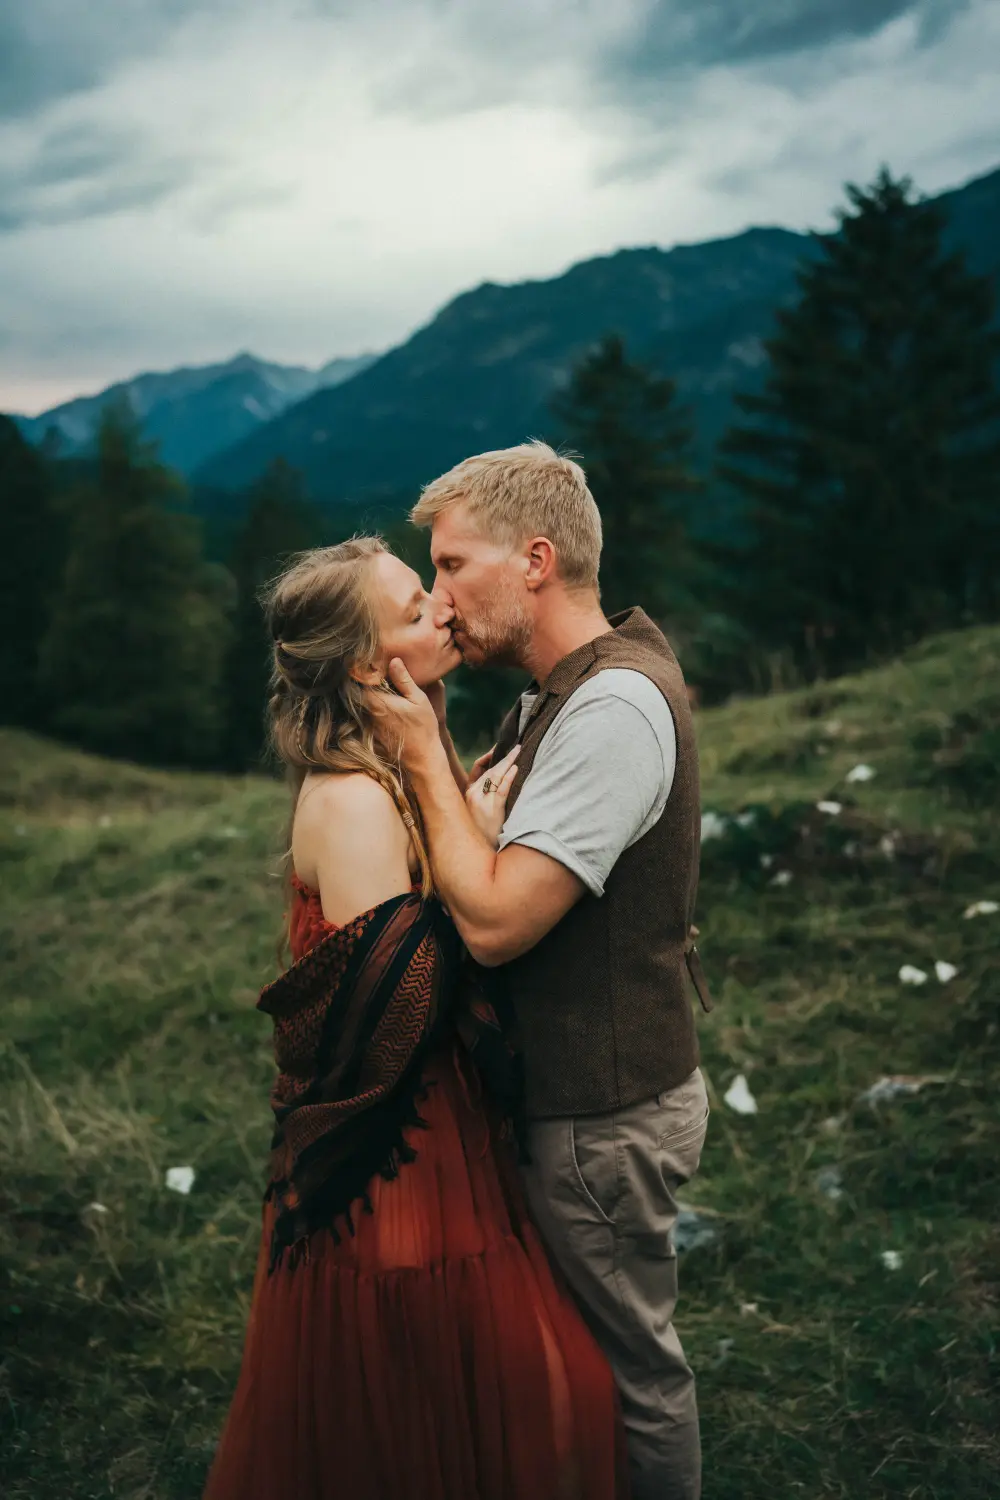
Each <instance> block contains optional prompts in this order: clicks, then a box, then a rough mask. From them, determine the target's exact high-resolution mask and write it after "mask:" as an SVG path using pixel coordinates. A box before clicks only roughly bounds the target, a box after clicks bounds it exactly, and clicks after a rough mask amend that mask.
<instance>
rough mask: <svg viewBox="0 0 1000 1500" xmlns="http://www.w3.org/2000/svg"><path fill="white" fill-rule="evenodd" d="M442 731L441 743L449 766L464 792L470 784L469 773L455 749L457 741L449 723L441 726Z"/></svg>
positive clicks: (456, 783) (457, 784)
mask: <svg viewBox="0 0 1000 1500" xmlns="http://www.w3.org/2000/svg"><path fill="white" fill-rule="evenodd" d="M440 732H441V744H442V746H443V747H444V753H445V755H446V756H447V757H448V767H449V769H450V771H451V774H452V777H453V778H454V781H455V785H456V786H457V787H458V789H459V791H460V792H463V793H464V792H465V789H466V787H467V786H468V785H469V773H468V771H467V770H466V769H465V767H464V766H463V765H462V762H461V761H460V760H459V758H458V751H457V750H456V749H455V742H454V740H453V739H452V737H451V734H450V732H449V730H448V726H447V724H442V725H441V726H440Z"/></svg>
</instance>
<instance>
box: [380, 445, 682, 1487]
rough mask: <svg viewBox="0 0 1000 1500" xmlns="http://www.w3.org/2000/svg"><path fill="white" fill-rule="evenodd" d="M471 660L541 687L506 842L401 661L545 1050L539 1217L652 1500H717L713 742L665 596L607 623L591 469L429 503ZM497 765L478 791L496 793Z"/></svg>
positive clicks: (465, 859)
mask: <svg viewBox="0 0 1000 1500" xmlns="http://www.w3.org/2000/svg"><path fill="white" fill-rule="evenodd" d="M412 519H413V520H414V521H415V523H416V524H417V525H418V526H428V525H429V526H431V527H432V536H431V556H432V560H433V563H434V566H435V569H436V575H437V576H436V583H435V596H436V597H439V598H440V599H441V601H442V603H443V605H445V606H447V607H449V608H450V609H452V610H453V611H454V622H453V629H454V633H455V639H456V642H457V644H458V646H459V647H460V649H461V651H462V653H463V655H464V657H465V660H466V661H467V662H468V663H470V664H471V665H473V666H475V665H478V664H481V663H485V662H493V663H501V662H502V663H505V664H508V665H517V666H520V667H523V668H525V669H526V670H527V671H529V672H530V673H531V674H532V676H533V678H534V682H533V684H532V686H531V687H530V688H529V689H528V691H527V692H526V693H525V694H524V695H523V697H522V698H521V700H520V702H519V703H518V704H516V705H515V707H514V709H513V710H512V711H511V713H510V714H509V715H508V717H507V720H506V721H505V723H504V725H503V728H502V729H501V732H500V737H499V740H498V742H497V745H496V746H495V748H494V751H493V752H492V763H496V762H499V761H501V760H502V759H503V758H504V757H505V756H507V755H508V754H509V753H510V752H511V751H512V750H513V748H514V747H515V745H516V744H517V743H518V742H519V743H520V752H519V760H518V774H517V776H516V779H515V781H514V785H513V789H512V790H511V791H510V793H509V796H508V799H507V809H506V819H505V822H504V824H503V829H502V833H501V836H500V841H499V848H498V849H494V848H493V847H492V846H491V844H489V843H488V842H487V840H486V839H485V838H484V837H483V836H482V835H481V834H480V833H479V832H478V831H477V829H476V826H475V824H474V823H473V821H472V818H471V816H470V814H469V812H468V809H467V807H466V805H465V803H464V801H463V798H462V794H461V792H460V791H459V790H458V788H457V786H456V783H455V780H454V778H453V776H452V773H451V770H450V768H449V764H448V760H447V757H446V755H445V752H444V750H443V748H442V744H441V739H440V736H439V734H438V723H437V719H436V718H435V715H434V712H433V709H432V708H431V705H430V704H429V702H428V700H427V698H426V696H425V695H424V694H423V693H422V692H421V691H420V690H419V689H418V688H417V687H416V686H415V685H414V684H413V682H412V680H411V679H410V678H409V676H408V674H407V673H406V671H405V668H403V666H402V663H401V662H398V661H395V662H394V663H393V664H392V666H391V667H390V676H391V678H392V681H393V683H394V685H395V687H396V688H397V690H398V692H399V694H400V695H401V697H400V698H399V699H395V700H393V701H392V705H391V707H390V709H389V713H390V715H391V717H392V719H393V721H394V723H395V724H396V726H397V728H401V729H402V732H403V738H404V748H403V756H404V761H405V764H406V768H407V771H408V773H409V775H410V777H411V778H412V783H413V787H414V790H415V791H416V794H417V797H418V800H419V802H420V807H421V811H422V813H423V818H424V824H425V828H426V834H427V839H428V845H429V850H430V857H431V863H432V867H433V871H434V876H435V880H436V883H437V887H438V889H439V891H440V893H441V895H442V898H443V899H444V901H445V902H446V903H447V905H448V907H449V908H450V910H451V913H452V915H453V917H454V919H455V922H456V924H457V926H458V929H459V932H460V933H461V935H462V937H463V939H464V940H465V943H466V945H467V947H468V948H469V950H470V952H471V954H472V956H473V957H474V958H475V959H477V960H478V961H479V962H480V963H481V964H483V965H486V966H487V967H489V968H499V969H500V970H501V975H502V977H503V979H505V980H506V982H507V984H508V985H509V995H510V999H511V1002H512V1005H513V1008H514V1011H515V1014H516V1017H517V1026H518V1033H519V1040H520V1043H521V1046H522V1047H523V1052H524V1065H525V1078H526V1092H527V1113H528V1119H529V1129H528V1135H529V1140H528V1145H529V1151H530V1156H531V1163H530V1165H529V1166H527V1167H526V1168H525V1173H524V1180H525V1186H526V1191H527V1196H528V1200H529V1203H530V1207H531V1210H532V1213H533V1215H534V1218H535V1222H536V1224H537V1226H538V1228H539V1230H540V1232H541V1234H542V1236H543V1238H544V1239H545V1241H546V1243H547V1245H548V1248H549V1250H550V1252H551V1254H552V1255H553V1257H554V1258H555V1260H556V1261H557V1262H558V1263H559V1265H560V1266H561V1268H562V1270H563V1273H564V1275H565V1277H566V1279H567V1281H568V1282H569V1284H570V1286H571V1287H572V1288H573V1291H574V1292H575V1294H576V1297H577V1299H578V1301H579V1303H580V1306H581V1309H582V1311H583V1313H584V1315H585V1317H586V1318H587V1319H588V1321H589V1323H590V1325H591V1327H592V1329H593V1331H594V1334H595V1336H596V1337H597V1339H598V1341H599V1342H600V1344H601V1346H602V1347H603V1349H604V1351H605V1353H606V1355H607V1357H608V1360H609V1361H610V1363H611V1365H612V1367H613V1369H614V1372H615V1376H616V1379H617V1382H618V1385H619V1389H620V1391H621V1396H622V1406H623V1413H624V1420H625V1424H626V1428H627V1433H628V1443H629V1460H630V1467H631V1470H632V1483H633V1495H634V1497H635V1500H697V1497H698V1496H699V1494H700V1487H701V1453H700V1441H699V1433H698V1415H697V1406H696V1401H695V1390H694V1377H693V1375H692V1373H691V1370H690V1368H689V1366H688V1364H687V1362H686V1360H685V1358H684V1354H683V1351H682V1349H681V1345H680V1342H679V1340H678V1337H677V1334H676V1332H675V1331H674V1328H673V1324H672V1318H673V1312H674V1305H675V1302H676V1298H677V1274H676V1257H675V1252H674V1248H673V1244H672V1238H671V1230H672V1227H673V1224H674V1221H675V1219H676V1216H677V1203H676V1197H675V1194H676V1191H677V1188H678V1187H679V1185H681V1184H682V1183H684V1182H685V1181H687V1179H688V1178H690V1177H691V1175H692V1173H693V1172H694V1171H695V1170H696V1168H697V1166H698V1162H699V1158H700V1155H701V1149H702V1144H703V1142H704V1138H705V1130H706V1123H707V1117H708V1103H707V1097H706V1092H705V1085H704V1082H703V1079H702V1076H701V1073H700V1072H699V1070H698V1066H697V1064H698V1045H697V1039H696V1035H695V1028H694V1019H693V1015H692V1010H691V1004H690V999H689V996H688V992H687V988H686V975H687V972H688V970H690V971H691V973H692V975H693V976H694V977H695V979H696V983H697V985H698V989H699V994H700V995H701V997H702V1002H703V1004H704V1005H705V1006H706V1008H707V1007H708V1003H709V1002H708V998H707V992H706V991H705V990H704V986H703V983H702V981H701V976H700V967H699V965H698V962H697V954H696V952H695V951H694V948H693V934H694V932H695V931H696V929H694V928H693V927H692V925H691V923H692V917H693V911H694V899H695V891H696V887H697V876H698V857H699V844H700V799H699V783H698V757H697V749H696V745H695V739H694V733H693V729H692V724H691V714H690V709H689V705H688V701H687V696H686V693H685V689H684V681H683V677H682V675H681V671H680V668H679V666H678V664H677V661H676V658H675V657H674V655H673V652H672V651H671V650H670V647H669V645H668V644H667V642H666V640H665V639H664V637H663V635H662V634H661V633H660V631H659V630H658V629H657V627H656V626H655V625H654V624H653V623H652V622H651V621H650V620H649V619H648V618H647V617H646V616H645V615H644V614H643V612H642V611H641V610H638V609H635V610H630V611H627V612H626V613H625V614H624V615H622V616H618V617H616V618H615V619H613V620H608V619H606V618H605V616H604V614H603V613H602V610H601V606H600V595H599V590H598V563H599V559H600V551H601V523H600V516H599V513H598V510H597V506H596V505H595V503H594V500H593V497H592V496H591V494H590V491H589V489H588V488H587V483H586V479H585V477H584V474H583V471H582V470H581V469H580V467H579V466H578V465H577V464H575V463H573V462H572V461H571V460H570V459H568V458H565V457H563V456H561V455H559V454H557V453H555V452H554V451H553V450H552V449H551V448H549V447H547V446H546V445H545V444H543V443H527V444H523V445H521V446H520V447H516V448H510V449H506V450H502V451H499V452H496V453H484V454H480V455H479V456H478V457H476V458H471V459H467V460H466V461H465V462H464V463H462V464H459V465H458V466H457V468H455V469H453V470H451V471H450V472H449V473H448V474H445V475H444V476H443V477H442V478H440V479H438V480H436V481H435V482H434V483H433V484H431V485H429V486H428V487H427V488H426V489H425V490H424V492H423V494H422V496H421V498H420V500H419V502H418V504H417V505H416V507H415V508H414V511H413V514H412ZM492 780H493V778H491V777H490V776H489V775H488V773H487V775H486V778H485V780H481V781H480V782H478V783H477V784H476V785H475V786H474V787H473V788H471V789H470V792H469V794H468V795H469V796H470V797H472V796H479V797H483V796H486V797H489V796H491V795H494V796H495V789H494V787H493V786H492V785H491V782H492Z"/></svg>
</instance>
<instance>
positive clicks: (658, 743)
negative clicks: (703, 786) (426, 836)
mask: <svg viewBox="0 0 1000 1500" xmlns="http://www.w3.org/2000/svg"><path fill="white" fill-rule="evenodd" d="M535 696H536V695H535V694H533V693H525V694H523V695H522V698H521V723H520V730H521V731H523V729H524V726H525V723H526V721H527V718H528V715H529V714H530V712H531V709H532V706H533V704H534V702H535ZM676 762H677V735H676V732H675V730H674V721H673V715H672V714H671V712H670V709H669V707H668V706H667V702H666V699H665V698H664V697H663V694H662V693H661V692H660V691H659V689H658V688H657V687H655V686H654V684H653V683H652V682H650V680H649V678H648V677H646V676H645V675H644V674H643V673H642V672H634V671H632V670H631V669H629V668H624V667H609V668H608V669H606V670H605V671H603V672H598V673H597V674H596V675H595V676H594V677H591V678H590V679H589V681H587V682H585V683H584V684H583V686H582V687H579V688H577V690H576V692H574V693H573V694H572V696H571V697H570V699H569V701H568V702H567V703H566V704H565V705H564V707H562V708H561V709H560V710H559V712H558V714H557V715H556V717H555V719H554V720H553V722H552V725H551V727H550V729H549V731H548V733H547V734H546V735H545V737H544V739H543V740H542V743H541V745H540V746H539V748H538V753H537V755H536V756H535V761H534V765H533V766H532V768H531V771H530V772H529V774H528V778H527V780H526V781H525V783H524V786H523V788H522V789H521V794H520V796H519V797H518V799H517V801H516V802H515V804H514V806H513V807H512V808H511V811H510V815H509V817H508V818H507V820H506V822H505V823H504V826H503V832H502V833H501V835H500V845H499V847H500V848H501V849H504V848H506V846H507V845H508V844H525V845H526V846H527V847H528V848H529V849H538V850H540V851H541V853H542V854H548V855H550V856H551V857H552V858H553V859H557V860H558V861H559V863H560V864H562V865H565V866H566V868H567V869H568V870H572V871H573V873H574V875H578V876H579V878H580V879H581V880H582V881H583V883H584V885H585V886H586V887H587V889H588V890H589V891H592V892H593V894H594V895H595V896H601V895H603V894H604V882H605V881H606V880H607V878H608V875H609V874H610V872H611V869H612V867H613V866H614V863H615V861H616V860H617V859H618V857H619V855H620V854H621V853H622V851H623V850H625V849H627V848H628V847H629V845H630V844H634V843H635V842H636V840H637V839H641V838H642V836H643V834H645V833H648V832H649V830H650V828H652V826H653V824H654V823H656V822H657V820H658V819H659V818H660V817H661V816H662V813H663V809H664V807H665V806H666V804H667V797H668V795H669V793H670V788H671V786H672V785H673V779H674V767H675V765H676Z"/></svg>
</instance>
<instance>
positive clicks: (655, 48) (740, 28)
mask: <svg viewBox="0 0 1000 1500" xmlns="http://www.w3.org/2000/svg"><path fill="white" fill-rule="evenodd" d="M967 4H968V0H753V3H752V4H748V3H747V0H654V3H652V4H651V5H650V6H649V7H648V9H647V11H646V14H645V17H644V19H643V21H642V23H641V25H640V26H639V27H638V28H637V30H636V32H635V34H634V35H633V37H632V38H631V39H630V40H629V41H628V42H627V43H625V44H623V45H621V46H620V47H618V48H614V49H611V51H610V52H608V53H607V54H606V55H605V57H604V59H603V60H602V63H601V66H600V72H601V74H602V76H603V78H604V80H605V82H606V83H607V84H608V85H609V87H611V88H612V89H613V90H614V91H616V92H620V91H621V90H623V89H627V88H629V87H630V86H639V87H640V88H641V87H642V86H643V85H648V84H651V83H655V81H656V80H659V79H661V78H666V77H670V76H676V75H677V74H679V73H685V72H690V71H692V70H696V69H698V68H704V67H710V66H714V65H717V64H732V65H736V66H739V65H741V64H748V63H766V62H774V61H777V60H779V59H789V58H793V57H796V56H799V57H802V56H803V55H807V54H810V53H812V54H818V53H821V52H822V50H823V49H824V48H829V47H830V46H832V45H835V44H837V43H840V42H850V41H860V40H864V39H865V38H867V37H870V36H873V35H874V34H875V33H876V32H877V31H879V30H881V29H882V27H883V26H885V25H887V24H888V23H889V22H890V21H894V20H898V19H899V18H900V17H902V16H912V17H913V18H914V19H915V21H916V22H917V27H918V38H919V42H920V44H922V45H927V44H929V43H930V42H931V41H933V40H934V39H936V38H937V37H938V36H939V35H940V33H941V31H942V30H943V29H946V28H947V26H948V25H949V24H950V23H951V22H952V21H954V20H955V19H957V17H958V15H959V14H960V13H961V12H962V11H963V10H965V9H966V8H967Z"/></svg>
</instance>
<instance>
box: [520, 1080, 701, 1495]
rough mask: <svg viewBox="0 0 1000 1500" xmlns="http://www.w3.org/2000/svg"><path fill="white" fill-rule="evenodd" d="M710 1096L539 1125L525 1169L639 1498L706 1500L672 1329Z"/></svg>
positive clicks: (683, 1093)
mask: <svg viewBox="0 0 1000 1500" xmlns="http://www.w3.org/2000/svg"><path fill="white" fill-rule="evenodd" d="M707 1124H708V1095H707V1092H706V1089H705V1082H704V1079H703V1078H702V1076H701V1073H700V1072H699V1071H698V1070H697V1069H696V1070H695V1071H694V1072H693V1073H692V1074H691V1076H690V1078H687V1079H686V1080H685V1081H684V1082H683V1083H682V1084H680V1085H678V1087H677V1088H674V1089H669V1090H668V1091H667V1092H666V1093H663V1094H659V1095H658V1096H657V1097H655V1098H653V1099H647V1100H643V1101H642V1102H641V1103H640V1104H633V1105H631V1106H629V1107H628V1108H627V1109H621V1110H616V1111H614V1113H612V1114H606V1115H577V1116H575V1117H573V1118H562V1119H556V1120H536V1121H534V1122H533V1123H532V1125H531V1130H530V1150H531V1156H532V1162H531V1165H530V1166H526V1167H524V1168H523V1175H524V1185H525V1190H526V1193H527V1197H528V1201H529V1204H530V1207H531V1211H532V1214H533V1216H534V1219H535V1223H536V1225H537V1226H538V1230H539V1233H540V1234H541V1235H542V1238H543V1239H544V1240H545V1242H546V1245H547V1246H548V1249H549V1252H550V1254H551V1255H552V1257H553V1258H554V1260H555V1261H556V1262H557V1263H558V1264H559V1266H560V1267H561V1268H562V1272H563V1275H564V1276H565V1278H566V1280H567V1282H568V1283H569V1285H570V1287H571V1289H572V1291H573V1293H574V1294H575V1296H576V1299H577V1302H578V1303H579V1306H580V1310H581V1312H582V1313H583V1316H584V1317H585V1319H586V1320H587V1322H588V1324H589V1325H590V1328H591V1331H592V1332H593V1334H594V1337H595V1338H596V1339H597V1341H598V1343H599V1344H600V1346H601V1348H602V1349H603V1350H604V1353H605V1355H606V1356H607V1359H608V1361H609V1363H610V1364H611V1367H612V1369H613V1371H614V1375H615V1379H616V1381H617V1383H618V1389H619V1391H620V1392H621V1399H622V1411H623V1415H624V1420H625V1427H626V1432H627V1436H628V1452H629V1468H630V1473H631V1479H632V1500H699V1496H700V1494H701V1440H700V1437H699V1432H698V1406H697V1402H696V1399H695V1388H694V1376H693V1374H692V1373H691V1368H690V1366H689V1365H688V1363H687V1360H686V1359H685V1358H684V1351H683V1349H682V1348H681V1343H680V1339H679V1338H678V1337H677V1333H676V1331H675V1329H674V1326H673V1316H674V1307H675V1305H676V1302H677V1255H676V1251H675V1249H674V1244H673V1234H672V1230H673V1226H674V1223H675V1221H676V1219H677V1211H678V1210H677V1199H676V1193H677V1190H678V1188H679V1187H681V1186H682V1185H683V1184H684V1183H685V1182H687V1180H688V1179H689V1178H690V1177H691V1176H693V1174H694V1173H695V1172H696V1171H697V1168H698V1162H699V1160H700V1158H701V1150H702V1146H703V1144H704V1140H705V1131H706V1128H707Z"/></svg>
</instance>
